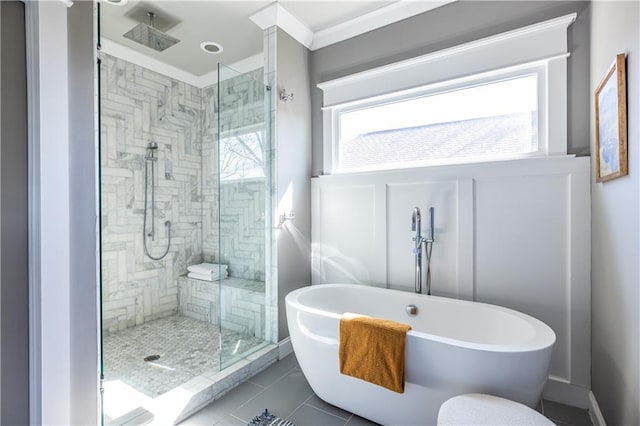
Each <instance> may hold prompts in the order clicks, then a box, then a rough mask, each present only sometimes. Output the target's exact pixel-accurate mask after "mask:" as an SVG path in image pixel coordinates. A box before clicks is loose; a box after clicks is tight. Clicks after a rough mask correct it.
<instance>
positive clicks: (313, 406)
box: [296, 392, 353, 422]
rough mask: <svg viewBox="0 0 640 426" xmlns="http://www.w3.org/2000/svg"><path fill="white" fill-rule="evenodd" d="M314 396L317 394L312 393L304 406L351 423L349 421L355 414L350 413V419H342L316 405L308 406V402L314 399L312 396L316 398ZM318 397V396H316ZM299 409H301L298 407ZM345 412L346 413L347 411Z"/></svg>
mask: <svg viewBox="0 0 640 426" xmlns="http://www.w3.org/2000/svg"><path fill="white" fill-rule="evenodd" d="M314 395H315V392H314V393H312V394H311V395H309V398H307V399H306V400H305V401H304V402H303V403H302V405H306V406H307V407H311V408H315V409H316V410H318V411H322V412H323V413H325V414H328V415H330V416H333V417H336V418H338V419H340V420H344V421H345V422H348V421H349V419H350V418H351V416H353V413H349V417H347V418H346V419H344V418H342V417H340V416H338V415H336V414H333V413H330V412H328V411H327V410H323V409H322V408H320V407H316V406H315V405H311V404H307V401H309V400H310V399H311V397H312V396H314ZM316 396H317V395H316ZM318 398H320V397H318ZM320 399H322V398H320ZM298 408H300V407H298ZM296 409H297V408H296ZM345 412H346V411H345Z"/></svg>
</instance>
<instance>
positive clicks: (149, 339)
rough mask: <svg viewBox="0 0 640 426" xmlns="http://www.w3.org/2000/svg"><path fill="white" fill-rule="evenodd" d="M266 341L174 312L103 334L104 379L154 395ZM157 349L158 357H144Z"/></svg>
mask: <svg viewBox="0 0 640 426" xmlns="http://www.w3.org/2000/svg"><path fill="white" fill-rule="evenodd" d="M221 342H222V348H223V351H222V353H221V352H220V343H221ZM264 345H265V342H264V341H263V340H261V339H258V338H256V337H251V336H247V335H244V334H239V333H235V332H233V331H228V330H222V334H221V333H220V330H219V328H218V326H216V325H212V324H208V323H205V322H201V321H197V320H194V319H191V318H187V317H183V316H179V315H173V316H169V317H166V318H161V319H158V320H155V321H150V322H148V323H145V324H142V325H139V326H136V327H132V328H128V329H126V330H122V331H120V332H117V333H113V334H111V335H108V336H105V337H104V344H103V360H104V361H103V362H104V381H105V384H108V383H110V382H112V383H113V382H116V383H118V384H119V385H120V386H124V387H126V388H127V389H130V390H131V391H135V392H136V393H139V394H143V395H145V396H146V397H150V398H155V397H157V396H159V395H161V394H163V393H165V392H168V391H170V390H172V389H174V388H177V387H179V386H180V385H182V384H184V383H186V382H187V381H189V380H191V379H193V378H194V377H197V376H200V375H201V374H202V373H204V372H206V371H211V370H219V369H220V358H222V363H223V367H225V366H227V365H229V364H230V363H232V362H233V361H235V360H237V359H240V358H243V357H244V356H246V355H248V354H249V353H251V352H253V351H254V350H255V349H256V348H260V347H262V346H264ZM156 355H159V358H157V359H155V360H150V361H145V358H146V357H153V356H156ZM106 388H107V391H108V389H109V387H108V386H106ZM107 399H108V398H107ZM105 408H107V407H105Z"/></svg>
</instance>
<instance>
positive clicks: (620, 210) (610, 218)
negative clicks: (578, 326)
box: [589, 1, 640, 425]
mask: <svg viewBox="0 0 640 426" xmlns="http://www.w3.org/2000/svg"><path fill="white" fill-rule="evenodd" d="M591 7H592V12H591V14H592V17H591V36H592V37H591V40H592V44H591V90H590V91H589V93H590V94H591V93H593V92H594V90H595V88H596V87H597V86H598V84H599V83H600V80H601V79H602V78H603V77H604V75H605V73H606V72H607V70H608V68H609V66H610V65H611V63H612V62H613V60H614V58H615V55H616V54H618V53H624V52H628V55H627V108H628V109H627V117H628V132H627V133H628V141H627V143H628V159H629V175H628V176H624V177H620V178H618V179H615V180H612V181H609V182H605V183H595V177H593V176H592V183H591V203H592V204H591V218H592V225H591V226H592V228H591V229H592V232H591V233H592V243H591V253H592V259H591V265H592V266H591V274H592V281H591V285H592V288H591V291H592V297H591V300H592V309H591V325H592V331H591V342H592V348H591V350H592V355H591V359H592V368H591V371H592V373H591V375H592V377H591V386H592V390H593V393H594V395H595V397H596V400H597V401H598V404H599V406H600V409H601V411H602V414H603V415H604V418H605V420H606V422H607V423H608V424H611V425H637V424H640V411H639V410H640V406H639V405H638V401H640V390H639V388H640V384H639V381H640V369H639V365H640V359H639V347H638V345H639V341H638V340H639V337H640V334H639V333H640V318H639V313H640V306H639V305H640V300H639V298H640V290H639V284H640V271H639V270H638V259H639V258H640V235H639V233H640V229H639V222H640V221H639V219H638V218H639V217H640V209H639V202H640V196H639V195H638V194H639V193H640V161H638V159H639V156H640V149H639V147H640V137H639V131H640V126H639V125H638V117H640V45H639V43H640V41H639V40H640V31H639V27H640V4H639V3H638V2H608V1H607V2H605V1H602V2H601V1H596V2H593V3H592V6H591ZM594 117H595V112H594V108H593V106H592V107H591V126H590V128H591V150H592V152H595V148H594V146H595V142H594V141H595V135H594V129H595V122H594V120H595V118H594ZM591 163H592V167H591V169H592V170H594V167H595V158H592V160H591Z"/></svg>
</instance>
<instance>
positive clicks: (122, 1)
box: [101, 0, 129, 6]
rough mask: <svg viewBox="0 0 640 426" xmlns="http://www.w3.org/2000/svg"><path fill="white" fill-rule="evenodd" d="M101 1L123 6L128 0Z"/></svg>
mask: <svg viewBox="0 0 640 426" xmlns="http://www.w3.org/2000/svg"><path fill="white" fill-rule="evenodd" d="M101 1H103V2H105V3H109V4H113V5H116V6H124V5H125V4H127V2H128V1H129V0H101Z"/></svg>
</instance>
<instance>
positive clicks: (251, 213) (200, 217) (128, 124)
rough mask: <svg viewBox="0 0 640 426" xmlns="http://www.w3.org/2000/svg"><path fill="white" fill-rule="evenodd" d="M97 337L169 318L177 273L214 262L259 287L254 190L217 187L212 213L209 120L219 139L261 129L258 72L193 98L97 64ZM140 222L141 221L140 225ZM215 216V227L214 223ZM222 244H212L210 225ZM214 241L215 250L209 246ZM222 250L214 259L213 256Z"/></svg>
mask: <svg viewBox="0 0 640 426" xmlns="http://www.w3.org/2000/svg"><path fill="white" fill-rule="evenodd" d="M101 59H102V61H101V65H100V68H101V118H102V126H101V133H102V155H101V169H102V175H101V176H102V186H101V193H102V213H101V214H102V256H103V269H102V270H103V277H102V281H103V283H102V286H103V290H102V291H103V329H104V330H105V332H106V333H111V332H114V331H118V330H123V329H125V328H127V327H131V326H135V325H140V324H142V323H144V322H146V321H150V320H153V319H156V318H161V317H164V316H167V315H171V314H174V313H176V312H177V309H178V287H177V286H178V277H179V276H180V275H184V274H185V273H186V267H187V265H190V264H193V263H199V262H201V261H203V260H205V261H214V260H217V259H221V261H222V262H223V263H227V264H229V272H230V275H231V276H234V277H238V278H245V279H251V280H258V281H264V279H265V242H266V238H265V215H264V209H265V208H266V203H265V193H266V186H265V183H264V180H262V181H260V180H259V179H254V180H246V181H235V182H225V183H223V184H222V188H221V190H222V192H221V193H220V196H221V199H222V205H223V206H222V209H221V210H222V211H220V210H219V208H218V195H219V194H218V184H217V173H218V169H217V146H216V135H217V130H218V129H217V126H218V123H217V121H216V120H217V117H218V115H220V116H221V117H222V118H221V120H222V121H221V125H222V128H223V130H224V131H226V132H227V133H228V132H229V131H230V130H231V129H241V131H242V129H249V128H255V126H259V125H261V122H263V121H264V109H265V105H264V102H263V98H264V94H263V93H262V92H261V91H262V90H264V86H262V85H261V84H255V83H253V80H256V81H258V82H260V81H261V80H262V74H263V71H262V69H259V70H256V71H253V72H251V73H249V74H248V75H247V74H245V75H242V76H240V77H238V78H235V79H231V80H226V81H224V82H223V83H221V84H222V91H223V96H221V99H222V102H223V105H222V107H219V105H218V92H217V91H218V87H217V85H214V86H211V87H208V88H205V89H199V88H197V87H194V86H190V85H188V84H186V83H183V82H180V81H177V80H173V79H171V78H169V77H166V76H164V75H162V74H159V73H156V72H153V71H151V70H148V69H146V68H143V67H140V66H138V65H134V64H132V63H129V62H126V61H124V60H121V59H119V58H115V57H113V56H109V55H106V54H103V55H101ZM149 142H156V143H157V144H158V157H159V160H158V161H157V162H156V165H155V175H156V176H155V177H156V203H155V206H156V221H155V227H156V236H157V237H156V239H155V241H154V242H150V243H149V245H148V246H149V249H150V251H151V253H152V254H153V255H154V256H158V255H160V254H162V253H163V251H164V249H165V247H166V244H167V243H168V235H167V232H166V229H165V227H164V222H165V221H166V220H169V221H171V224H172V226H171V248H170V250H169V254H168V255H167V256H166V257H165V258H164V259H162V260H160V261H152V260H151V259H149V258H148V257H146V256H145V255H144V248H143V231H142V227H143V212H144V172H145V159H144V156H145V153H146V147H147V144H148V143H149ZM149 213H150V212H148V216H147V220H148V221H150V214H149ZM220 214H222V216H221V217H219V215H220ZM219 219H220V220H221V222H220V223H221V229H222V239H221V240H220V239H219V236H220V233H219V229H218V220H219ZM219 241H220V242H221V244H219ZM220 247H222V251H220Z"/></svg>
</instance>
